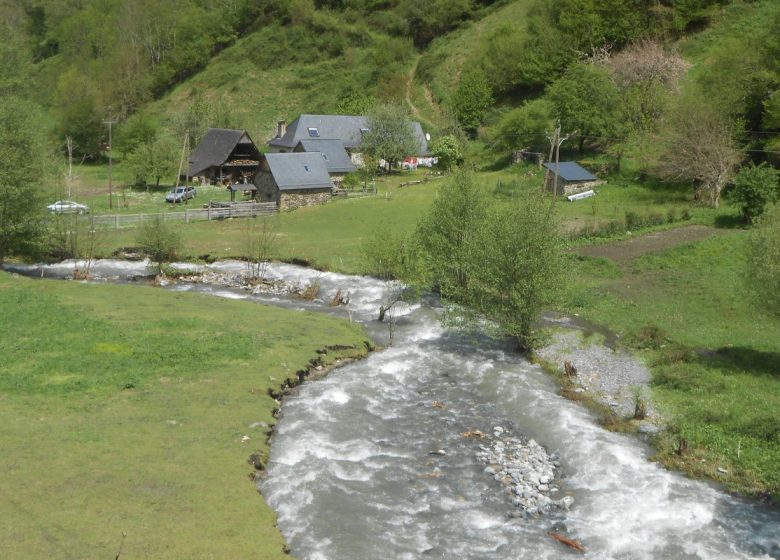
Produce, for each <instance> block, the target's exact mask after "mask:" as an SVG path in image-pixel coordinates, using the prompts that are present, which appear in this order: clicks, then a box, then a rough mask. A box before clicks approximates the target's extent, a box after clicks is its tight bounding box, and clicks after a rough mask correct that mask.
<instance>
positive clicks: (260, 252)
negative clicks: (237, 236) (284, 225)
mask: <svg viewBox="0 0 780 560" xmlns="http://www.w3.org/2000/svg"><path fill="white" fill-rule="evenodd" d="M246 223H247V226H246V249H247V259H248V260H247V262H246V270H247V276H248V277H249V282H250V283H257V282H262V281H263V280H265V273H266V271H267V270H268V262H269V261H270V259H271V253H272V252H273V250H274V248H275V246H276V242H277V240H278V238H279V232H277V231H276V227H275V223H274V222H273V221H272V218H268V217H262V218H258V219H257V221H256V220H246Z"/></svg>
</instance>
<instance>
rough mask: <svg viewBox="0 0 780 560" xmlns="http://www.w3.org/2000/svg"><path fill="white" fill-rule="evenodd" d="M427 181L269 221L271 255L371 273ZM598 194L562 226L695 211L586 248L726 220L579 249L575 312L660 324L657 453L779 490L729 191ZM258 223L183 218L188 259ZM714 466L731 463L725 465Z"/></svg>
mask: <svg viewBox="0 0 780 560" xmlns="http://www.w3.org/2000/svg"><path fill="white" fill-rule="evenodd" d="M479 177H480V178H481V179H482V180H483V183H484V188H485V189H486V190H488V191H489V192H490V193H491V195H492V196H493V197H494V198H495V199H496V200H498V201H504V202H507V201H510V200H511V199H512V197H513V196H515V195H516V193H517V192H521V190H522V189H523V188H529V187H531V186H532V185H535V184H538V182H539V181H540V178H541V177H540V173H539V172H538V171H536V170H535V169H534V168H531V167H527V166H518V167H513V168H509V169H506V170H502V171H495V172H485V173H480V174H479ZM424 178H426V175H425V173H424V172H423V171H418V172H417V173H416V174H407V173H404V174H397V175H391V176H389V177H383V178H381V179H380V180H379V182H378V186H379V194H378V195H377V196H375V197H369V198H361V199H348V200H333V201H331V202H329V203H328V204H326V205H323V206H318V207H311V208H303V209H299V210H297V211H294V212H289V213H283V214H280V215H278V216H274V217H271V218H270V220H271V223H272V224H273V225H274V228H275V229H276V231H277V232H278V234H279V238H278V241H277V244H276V246H275V247H274V249H273V251H272V254H273V257H274V258H276V259H283V260H290V259H302V260H305V261H307V262H309V263H311V264H312V265H313V266H316V267H318V268H322V269H331V270H337V271H340V272H346V273H362V272H365V271H366V267H367V264H366V263H365V261H364V257H363V254H362V251H363V245H364V240H365V239H367V238H369V237H371V236H372V235H375V234H376V232H377V231H378V230H379V229H380V228H384V229H385V230H387V229H389V230H390V231H393V232H394V233H398V234H410V233H412V232H413V231H414V227H415V225H416V223H417V221H418V219H419V217H420V216H421V215H422V214H423V213H424V212H425V210H426V209H427V208H428V207H429V205H430V204H431V202H432V200H433V197H434V194H435V190H436V185H437V183H438V182H439V180H429V181H428V182H423V183H420V184H416V185H411V186H406V187H403V188H401V187H400V186H399V184H400V183H401V182H403V181H406V180H409V179H424ZM441 180H446V179H441ZM597 191H598V195H597V196H596V197H595V198H593V199H587V200H583V201H579V202H575V203H569V202H564V201H560V202H559V203H558V204H557V208H558V211H559V212H560V214H561V217H562V220H563V222H564V224H565V227H567V229H568V228H572V227H574V228H581V227H592V226H593V225H598V224H603V223H604V222H609V221H611V220H620V219H623V218H624V217H625V214H626V212H637V213H640V214H643V215H648V214H651V213H655V214H660V215H667V214H668V213H669V212H670V211H673V212H674V213H676V214H677V215H678V216H679V215H680V214H681V213H682V212H683V211H687V212H688V213H689V214H690V219H689V220H688V221H684V222H675V223H673V224H668V223H667V224H663V225H660V226H655V227H654V228H651V229H649V230H639V231H634V232H632V234H622V235H619V236H616V237H613V238H611V239H610V238H607V239H604V238H599V239H596V240H588V239H581V240H578V241H577V244H583V243H594V242H598V243H605V242H609V241H611V240H615V239H620V238H628V237H632V236H633V237H635V236H636V235H642V234H643V233H646V232H647V231H653V230H655V229H665V228H666V229H668V228H673V227H678V226H680V225H687V224H689V223H696V224H704V225H709V226H712V225H714V226H716V227H717V226H725V227H726V228H725V229H721V231H722V232H724V233H730V235H720V236H716V237H715V238H713V239H709V240H705V241H701V242H697V243H693V244H690V245H685V246H681V247H678V248H673V249H669V250H667V251H664V252H661V253H656V254H651V255H646V256H644V257H640V258H638V259H635V260H633V261H629V262H628V263H624V264H623V265H620V266H618V265H616V264H613V263H611V262H609V261H606V260H598V259H580V260H578V261H577V262H574V263H573V264H572V275H571V277H572V289H571V292H570V295H569V298H568V302H567V304H566V310H567V311H570V312H576V313H579V314H580V315H582V316H584V317H586V318H588V319H590V320H592V321H595V322H598V323H601V324H603V325H605V326H607V327H608V328H610V329H612V330H614V331H616V332H617V333H619V334H621V335H622V339H623V340H624V341H626V342H625V343H626V344H627V345H629V346H631V347H634V346H637V344H639V345H640V346H645V345H643V344H641V343H637V342H636V341H637V340H640V341H641V340H642V336H643V333H644V332H646V331H648V329H647V328H648V327H655V328H656V330H655V331H653V330H650V331H648V332H655V333H656V336H660V337H661V338H662V339H663V340H662V342H661V343H659V344H657V346H660V345H661V344H663V345H664V347H663V348H649V349H648V348H645V349H643V350H641V352H643V353H645V354H646V355H647V356H646V357H647V360H648V361H649V362H650V363H651V365H652V367H653V370H654V372H655V376H656V384H655V393H656V399H657V400H658V402H659V405H660V406H661V407H662V408H663V410H664V412H665V413H666V414H667V416H668V418H669V419H670V422H671V425H672V428H673V430H674V432H673V433H671V434H670V435H669V437H668V438H667V439H665V440H664V441H662V442H660V448H659V449H660V457H661V458H662V459H663V460H664V461H665V462H666V463H667V464H670V465H673V466H675V467H680V468H683V469H685V470H688V471H689V472H691V473H693V474H695V475H697V476H699V475H706V476H709V477H712V478H717V479H720V480H723V481H724V482H726V483H727V484H729V485H730V487H731V488H734V489H738V490H741V491H744V492H750V493H758V492H762V491H767V490H768V491H771V492H774V493H776V492H777V491H778V487H779V485H778V469H777V468H776V466H775V465H776V464H777V462H778V461H777V459H778V458H780V456H779V453H778V447H779V444H778V440H777V437H778V436H777V433H780V429H778V428H777V419H776V415H775V413H774V410H775V409H776V408H777V406H778V404H780V388H778V379H777V373H776V371H777V369H778V363H777V362H778V358H777V356H778V353H780V346H778V344H779V343H778V341H777V340H776V336H774V335H775V333H777V332H780V323H779V322H778V320H777V319H773V318H771V317H767V316H765V315H762V313H761V311H760V310H756V309H755V308H754V307H753V306H752V303H751V302H749V301H748V300H747V299H746V297H745V296H744V290H742V288H741V284H740V282H741V275H742V274H743V269H742V266H743V265H742V254H743V253H744V245H743V244H744V237H745V236H744V232H742V231H741V230H739V229H738V228H734V226H735V225H736V224H737V221H736V218H735V217H736V213H737V212H736V209H735V208H733V207H732V206H730V204H729V201H728V199H727V198H726V199H725V200H724V201H723V204H722V206H721V208H720V209H719V210H712V209H709V208H704V207H701V206H697V205H695V204H693V202H692V192H691V191H690V189H688V188H686V187H685V186H680V185H668V184H663V183H662V184H655V183H639V182H637V181H635V180H633V179H632V178H631V174H630V173H629V172H626V173H624V174H620V175H615V176H613V177H610V178H609V181H608V183H607V184H606V185H603V186H602V187H599V188H598V189H597ZM251 222H252V220H225V221H220V222H200V223H192V224H187V225H185V224H181V225H177V226H176V227H178V228H180V229H179V231H180V232H181V233H182V235H183V238H184V245H185V248H184V255H183V256H184V258H187V259H198V258H208V259H218V258H227V257H241V256H245V255H247V243H246V238H247V232H248V226H249V224H250V223H251ZM135 234H136V233H135V230H133V229H125V230H119V231H106V232H105V233H103V234H101V239H100V242H99V245H100V247H99V252H100V253H101V254H110V253H111V252H112V251H113V250H114V249H116V248H117V247H127V246H132V245H133V244H134V243H135V240H134V238H135ZM658 333H661V334H658ZM773 371H774V372H775V373H772V372H773ZM767 372H769V373H767ZM721 403H725V404H721ZM773 415H774V416H773ZM680 437H683V438H685V439H686V440H688V441H689V443H690V444H691V448H692V449H693V450H695V451H694V452H692V453H693V454H692V455H691V457H683V458H682V459H681V458H680V457H678V456H677V455H675V454H674V453H673V448H674V446H675V445H676V444H677V443H678V442H679V438H680ZM737 454H738V456H737ZM693 457H695V460H694V459H692V458H693ZM702 459H704V461H703V462H702ZM718 466H723V468H726V469H727V470H728V471H729V473H728V474H727V475H724V474H723V473H720V472H718V471H717V467H718Z"/></svg>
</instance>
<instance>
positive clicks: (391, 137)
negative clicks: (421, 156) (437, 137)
mask: <svg viewBox="0 0 780 560" xmlns="http://www.w3.org/2000/svg"><path fill="white" fill-rule="evenodd" d="M367 126H368V131H367V132H366V133H365V134H364V135H363V150H364V151H365V152H366V153H368V154H369V155H371V156H374V157H375V158H377V159H383V160H385V162H386V163H387V165H388V168H390V169H392V167H393V165H394V164H395V163H396V162H399V161H401V160H403V159H404V158H405V157H406V156H408V155H410V154H416V153H418V152H419V151H420V146H419V145H418V143H417V139H416V138H415V135H414V130H413V129H412V123H411V121H410V120H409V119H408V118H407V115H406V112H405V111H404V110H403V109H402V108H401V107H399V106H396V105H379V106H377V107H376V108H375V109H374V110H373V111H372V113H371V114H370V115H369V116H368V124H367Z"/></svg>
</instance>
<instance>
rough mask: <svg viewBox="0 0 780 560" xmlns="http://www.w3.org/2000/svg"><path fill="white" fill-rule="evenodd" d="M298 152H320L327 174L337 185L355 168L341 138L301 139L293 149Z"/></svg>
mask: <svg viewBox="0 0 780 560" xmlns="http://www.w3.org/2000/svg"><path fill="white" fill-rule="evenodd" d="M299 152H306V153H312V152H317V153H319V154H321V155H322V159H323V160H325V167H327V169H328V174H329V175H330V178H331V179H332V180H333V183H334V184H335V185H337V186H338V185H339V184H340V183H341V181H343V180H344V176H345V175H346V174H347V173H351V172H352V171H355V170H356V169H357V166H356V165H355V164H354V163H353V161H352V159H351V158H350V157H349V154H348V153H347V150H346V149H345V148H344V144H343V143H342V142H341V140H325V139H321V138H316V139H314V138H313V139H310V140H301V141H300V142H298V144H297V145H296V146H295V148H294V149H293V153H299Z"/></svg>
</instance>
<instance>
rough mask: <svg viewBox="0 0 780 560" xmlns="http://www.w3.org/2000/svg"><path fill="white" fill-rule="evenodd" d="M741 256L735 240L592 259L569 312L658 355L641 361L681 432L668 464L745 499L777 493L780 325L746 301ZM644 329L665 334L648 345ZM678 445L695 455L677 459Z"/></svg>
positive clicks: (670, 444) (665, 443)
mask: <svg viewBox="0 0 780 560" xmlns="http://www.w3.org/2000/svg"><path fill="white" fill-rule="evenodd" d="M744 252H745V234H739V235H730V236H718V237H715V238H711V239H709V240H706V241H702V242H699V243H696V244H690V245H686V246H680V247H677V248H674V249H670V250H667V251H664V252H662V253H658V254H654V255H648V256H645V257H641V258H639V259H637V260H636V261H635V262H633V263H630V264H629V265H627V266H626V268H625V269H624V270H620V269H619V268H618V267H616V266H615V265H612V264H610V263H608V262H607V261H598V260H593V259H586V260H585V261H584V263H583V265H582V269H581V271H580V275H578V278H579V283H578V285H576V286H575V288H574V292H575V293H576V295H574V297H573V298H572V299H571V300H570V305H571V309H570V310H571V311H575V312H579V313H581V314H583V315H585V316H587V317H588V318H590V319H592V320H595V321H598V322H601V323H604V324H607V325H609V326H610V328H612V329H614V330H615V331H616V332H618V333H619V334H620V335H621V336H623V337H624V339H626V341H627V343H628V344H629V345H633V344H637V343H638V344H639V345H640V346H645V347H654V348H646V349H645V350H644V351H643V353H644V354H645V357H646V358H647V360H648V362H649V363H650V364H651V365H652V366H653V371H654V386H655V398H656V400H657V402H658V404H659V405H660V406H661V408H662V410H663V411H664V412H665V414H666V415H667V417H668V418H669V420H670V421H671V423H672V426H673V428H674V430H675V433H674V434H670V435H669V436H668V437H666V438H664V439H663V440H662V441H661V442H660V443H661V445H660V457H661V458H662V459H663V460H664V461H666V462H667V463H668V464H671V465H673V466H675V467H679V468H682V469H684V470H686V471H688V472H691V473H693V474H695V475H700V476H701V475H704V476H708V477H711V478H715V479H719V480H722V481H724V482H726V483H727V484H729V485H730V487H732V488H734V489H737V490H740V491H744V492H762V491H769V492H771V493H773V494H777V493H778V492H780V470H778V468H777V465H778V463H780V420H779V419H778V418H777V415H776V411H777V410H778V409H779V408H780V377H778V375H780V342H779V341H778V339H777V333H778V332H780V320H778V318H776V317H775V318H773V317H770V316H768V315H766V314H765V313H764V312H763V311H762V310H761V309H760V308H759V307H757V306H756V305H755V303H754V302H751V301H750V300H749V299H748V298H747V297H746V295H745V291H744V289H742V277H743V275H744V260H743V255H744ZM645 327H657V328H659V329H660V330H661V331H662V334H660V335H658V336H655V337H653V339H651V340H648V339H647V336H646V335H645V336H643V335H642V330H643V329H644V328H645ZM659 346H660V347H659ZM679 437H683V438H685V439H687V440H688V442H689V444H690V448H691V453H690V454H688V455H684V456H682V457H680V456H678V455H677V454H675V453H674V449H675V447H676V446H677V445H678V443H679ZM718 467H723V468H726V469H727V470H728V473H721V472H719V471H718V470H717V468H718Z"/></svg>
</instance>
